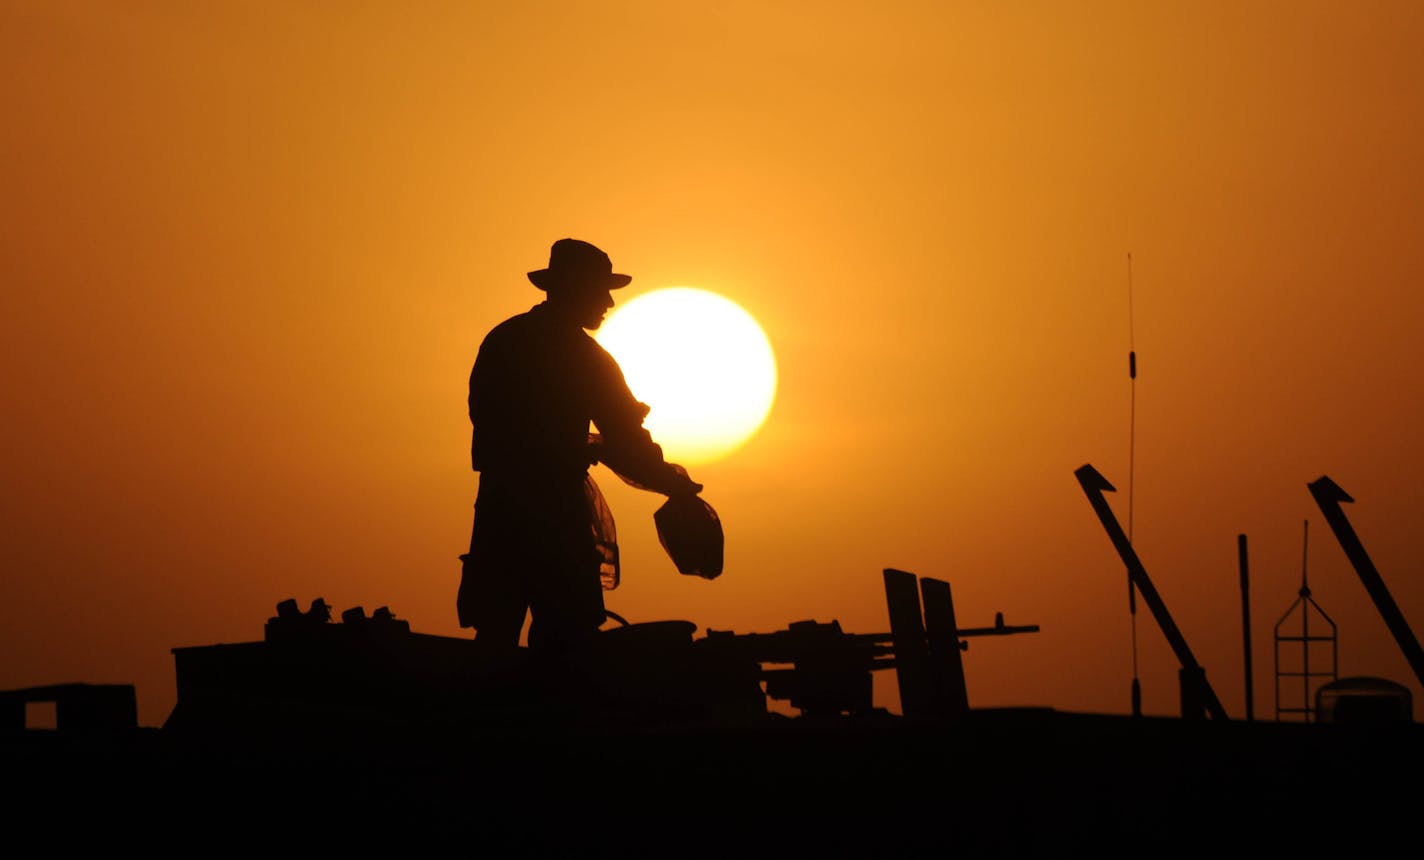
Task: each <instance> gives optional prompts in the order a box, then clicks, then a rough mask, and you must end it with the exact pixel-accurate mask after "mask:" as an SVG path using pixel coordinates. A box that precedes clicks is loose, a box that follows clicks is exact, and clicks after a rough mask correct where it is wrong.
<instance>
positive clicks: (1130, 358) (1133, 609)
mask: <svg viewBox="0 0 1424 860" xmlns="http://www.w3.org/2000/svg"><path fill="white" fill-rule="evenodd" d="M1134 328H1135V325H1134V320H1133V314H1132V252H1131V251H1128V252H1127V379H1128V389H1129V391H1130V406H1129V408H1128V418H1127V542H1128V543H1129V544H1130V543H1132V500H1133V481H1134V478H1135V477H1136V474H1135V473H1136V470H1137V344H1136V342H1135V332H1134V331H1133V329H1134ZM1127 611H1128V614H1129V615H1130V616H1131V617H1132V715H1133V716H1134V717H1140V716H1142V683H1141V682H1140V681H1139V680H1138V675H1137V586H1136V585H1134V584H1133V582H1132V574H1130V573H1129V574H1128V576H1127Z"/></svg>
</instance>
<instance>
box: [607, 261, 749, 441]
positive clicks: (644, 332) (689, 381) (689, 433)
mask: <svg viewBox="0 0 1424 860" xmlns="http://www.w3.org/2000/svg"><path fill="white" fill-rule="evenodd" d="M598 342H599V343H601V344H602V345H603V346H604V348H605V349H607V350H608V351H609V352H611V353H612V354H613V356H614V357H615V358H617V359H618V363H619V364H620V365H621V366H622V368H623V373H624V375H625V376H626V377H627V379H628V386H629V388H631V389H632V390H633V394H634V395H636V396H637V397H638V399H639V400H642V401H643V402H645V403H647V404H648V405H649V406H650V407H652V411H651V412H650V413H649V415H648V419H647V421H646V422H645V424H646V426H647V428H648V430H649V431H650V432H651V433H652V434H653V438H654V439H656V440H658V442H659V443H661V444H662V446H663V448H664V449H665V450H666V452H667V455H668V458H669V459H672V460H677V461H679V462H684V463H699V462H707V461H709V460H715V459H717V458H719V457H722V456H724V455H726V454H727V453H729V452H730V451H732V450H733V449H735V448H736V447H737V446H738V445H740V444H741V443H742V442H744V441H746V440H747V439H748V438H750V437H751V435H752V434H753V433H755V432H756V431H757V428H758V427H760V426H761V424H762V422H763V421H765V420H766V416H767V413H768V412H770V411H771V403H772V399H773V398H774V397H775V395H776V360H775V358H774V357H773V356H772V351H771V344H770V342H768V340H767V338H766V334H765V333H764V332H763V331H762V330H761V326H759V325H758V324H757V322H756V320H755V319H753V318H752V316H751V314H748V313H747V312H746V311H745V310H743V309H742V308H741V307H740V306H738V305H737V304H736V303H735V302H732V301H730V300H728V299H725V298H723V297H722V296H719V295H717V294H716V293H712V292H708V291H707V290H699V289H692V288H689V287H673V288H670V289H663V290H656V291H654V292H651V293H645V294H644V295H641V296H638V297H637V298H635V299H633V300H631V301H629V302H628V303H627V304H625V305H620V306H619V307H618V308H617V309H616V310H615V311H614V312H613V314H612V315H611V316H610V317H609V318H608V321H607V322H606V323H604V325H603V327H602V329H601V330H600V331H599V333H598Z"/></svg>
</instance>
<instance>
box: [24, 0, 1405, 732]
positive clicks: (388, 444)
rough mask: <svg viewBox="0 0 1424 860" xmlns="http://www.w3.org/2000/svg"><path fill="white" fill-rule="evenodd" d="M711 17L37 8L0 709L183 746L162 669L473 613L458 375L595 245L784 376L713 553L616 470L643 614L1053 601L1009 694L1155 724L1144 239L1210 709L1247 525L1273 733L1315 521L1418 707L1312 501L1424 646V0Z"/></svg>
mask: <svg viewBox="0 0 1424 860" xmlns="http://www.w3.org/2000/svg"><path fill="white" fill-rule="evenodd" d="M707 5H710V6H711V8H710V9H704V10H701V11H698V12H696V13H690V12H687V11H685V10H684V8H683V4H667V3H661V2H647V3H613V4H610V3H606V2H599V3H594V2H589V3H560V4H535V3H522V4H501V5H499V6H494V5H492V4H491V5H490V8H487V9H486V8H477V5H476V4H468V3H450V4H448V5H443V6H442V4H437V3H423V4H418V5H417V7H415V8H412V7H411V6H410V4H399V3H361V4H355V3H338V2H330V3H315V2H313V3H275V2H274V3H251V2H233V3H224V2H211V3H202V4H196V5H195V4H192V3H178V2H148V3H127V4H118V3H103V2H91V3H62V2H54V3H37V2H19V3H16V2H4V3H3V4H0V110H3V115H4V117H5V124H4V131H3V133H0V283H3V293H0V295H3V305H0V380H3V392H4V403H5V410H4V420H3V422H0V438H3V448H0V505H3V507H0V557H3V564H4V570H3V575H0V654H3V655H4V656H3V657H2V658H0V688H11V687H18V686H27V685H31V684H41V683H57V682H64V681H76V680H82V681H92V682H131V683H136V684H138V690H139V704H140V717H141V719H142V721H143V722H145V723H147V724H158V723H161V722H162V720H163V719H164V717H165V716H166V715H167V713H168V710H169V709H170V708H171V707H172V703H173V698H174V689H173V673H172V658H171V655H170V654H169V652H168V649H169V648H171V647H174V646H186V645H202V644H210V643H215V642H233V641H247V640H252V639H257V638H260V636H261V630H262V623H263V621H264V620H265V619H266V618H267V617H268V616H269V615H271V614H272V610H273V606H274V605H275V604H276V603H277V601H279V600H281V599H283V598H285V597H297V598H299V599H300V600H302V601H303V602H306V601H308V600H310V599H312V598H314V597H317V596H323V597H325V598H326V599H327V600H328V601H330V602H331V603H332V604H334V605H335V606H336V607H337V608H338V609H344V608H347V607H350V606H354V605H357V604H361V605H364V606H366V608H367V609H368V610H369V609H371V608H374V607H376V606H380V605H389V606H390V607H391V608H392V609H393V610H394V611H395V612H396V613H397V614H398V615H399V616H401V617H404V618H407V619H409V620H410V621H411V623H412V625H413V626H414V627H415V629H417V630H420V631H423V632H429V633H441V634H451V635H456V634H457V633H458V632H459V631H458V629H457V627H456V626H455V612H454V594H455V587H456V583H457V579H458V573H459V563H458V561H457V560H456V556H457V555H458V554H459V553H460V552H462V551H463V549H464V547H465V545H466V542H467V540H468V537H469V514H470V505H471V503H472V501H473V497H474V490H475V477H474V476H473V474H472V473H471V472H470V471H469V468H468V434H469V425H468V421H467V419H466V417H465V412H464V410H465V384H466V376H467V374H468V372H469V366H470V363H471V361H472V360H473V358H474V354H475V350H476V348H477V346H478V343H479V340H480V338H481V337H482V336H483V334H484V332H485V331H486V330H487V329H488V328H490V327H491V326H492V325H494V324H495V323H497V322H499V321H500V320H501V319H503V318H505V317H507V316H509V315H511V314H513V313H517V312H519V311H522V310H524V309H526V308H528V307H529V306H530V305H532V304H534V303H535V302H536V301H538V300H539V298H540V296H539V294H538V292H537V291H535V290H534V289H533V288H532V287H530V285H529V284H528V283H527V281H525V279H524V275H523V273H524V272H526V271H527V270H529V269H532V268H537V267H539V266H541V265H542V264H543V263H544V261H545V260H546V259H547V254H548V245H549V243H550V242H551V241H553V240H554V239H556V238H559V237H561V236H577V237H580V238H584V239H588V240H590V241H593V242H596V243H598V244H600V245H601V246H603V247H604V248H605V249H607V250H608V251H609V253H610V254H611V256H612V258H613V261H614V265H615V268H616V269H617V270H618V271H626V272H629V273H631V274H633V275H634V277H635V280H634V283H633V286H631V287H630V288H629V289H628V290H627V291H625V292H626V293H627V295H628V296H631V295H635V294H637V293H638V292H641V291H644V290H647V289H652V288H656V287H659V286H669V285H678V284H681V285H691V286H698V287H703V288H706V289H711V290H715V291H717V292H720V293H722V294H724V295H726V296H728V297H730V298H732V299H733V300H735V301H737V302H738V303H740V304H741V305H742V306H744V307H745V308H747V309H748V310H749V311H750V312H751V313H753V314H754V315H756V316H757V317H758V319H760V320H761V322H762V324H763V326H764V328H765V329H766V331H767V333H768V335H769V337H770V338H771V341H772V344H773V346H774V348H775V349H776V351H777V356H778V360H779V362H780V369H781V379H780V386H779V399H778V401H777V403H776V406H775V407H774V409H773V412H772V415H771V418H770V419H769V421H768V423H767V425H766V426H765V428H764V430H763V431H762V433H761V434H760V435H759V436H757V437H756V438H755V439H753V440H752V441H751V442H750V443H748V444H747V445H746V446H744V447H743V448H741V449H740V450H739V451H738V452H737V453H736V454H735V455H734V456H732V457H731V458H729V459H727V460H724V461H722V462H719V463H716V464H711V465H707V466H702V467H699V468H698V469H696V470H695V472H694V477H696V478H697V479H698V480H700V481H702V482H703V483H705V484H706V487H707V489H706V491H705V494H704V495H705V497H706V498H707V499H708V500H709V501H711V502H712V504H713V505H715V506H716V507H717V509H718V511H719V512H720V513H721V514H722V517H723V519H724V521H725V525H726V529H727V570H726V573H725V575H724V576H723V577H722V578H721V579H720V580H718V581H716V582H714V583H708V582H704V581H701V580H692V579H685V578H682V577H679V576H678V575H677V574H676V572H675V571H674V570H673V568H672V566H671V563H670V562H668V561H667V559H666V558H665V557H664V556H663V555H662V552H661V550H660V549H659V548H658V546H657V542H656V539H655V536H654V533H653V529H652V519H651V514H652V511H653V510H654V509H655V507H656V506H657V504H658V498H657V497H654V496H650V495H646V494H644V495H639V494H637V493H635V492H634V491H632V490H629V489H627V488H624V487H622V486H621V485H620V484H619V483H618V482H617V481H616V480H614V479H611V478H608V479H607V480H604V481H603V485H604V488H605V491H606V492H607V494H608V496H609V500H610V502H611V504H612V505H613V507H614V511H615V514H616V515H617V517H618V523H619V532H620V536H621V537H622V539H623V542H624V585H623V587H622V588H620V589H619V591H617V592H615V593H614V594H613V595H611V596H610V599H609V607H610V608H611V609H613V610H615V611H617V612H619V613H620V614H622V615H624V616H626V617H628V618H630V619H632V620H654V619H662V618H686V619H689V620H692V621H695V622H697V623H698V624H699V625H702V626H704V627H706V626H711V627H715V628H719V629H726V628H732V629H735V630H738V631H741V632H752V631H769V630H773V629H779V628H781V627H784V626H785V625H786V624H787V623H788V622H791V621H796V620H801V619H805V618H815V619H818V620H823V621H825V620H830V619H831V618H838V619H839V620H840V621H841V623H842V625H843V626H845V627H846V628H847V629H849V630H853V631H858V632H874V631H882V630H885V629H886V628H887V627H888V623H887V621H886V616H885V610H884V604H883V597H882V591H881V585H880V576H879V571H880V569H881V568H882V567H886V566H896V567H901V568H905V569H908V570H912V571H915V572H918V573H921V574H925V575H932V576H940V577H943V578H947V579H949V580H950V581H951V582H952V583H953V585H954V588H955V599H956V604H957V607H958V610H959V617H960V620H961V623H964V624H966V625H976V624H984V623H988V622H989V621H991V619H992V613H993V612H994V611H996V610H1002V611H1004V612H1005V613H1006V616H1007V620H1008V621H1009V623H1037V624H1041V625H1042V626H1043V632H1042V633H1041V634H1038V635H1037V636H1025V637H1015V638H1013V639H1005V640H990V641H980V642H976V643H974V644H973V646H972V647H971V649H970V651H969V652H968V655H967V660H966V668H967V673H968V682H969V693H970V700H971V702H972V703H973V704H976V705H1001V704H1036V705H1051V706H1054V707H1058V708H1063V709H1072V710H1094V711H1108V712H1119V713H1120V712H1124V711H1126V709H1127V687H1128V681H1129V677H1130V662H1129V644H1130V639H1129V635H1128V615H1127V609H1126V594H1125V591H1126V589H1125V582H1124V581H1125V576H1124V573H1123V570H1122V567H1121V565H1120V564H1119V562H1118V561H1117V559H1116V557H1115V555H1114V554H1113V552H1112V550H1111V547H1110V545H1109V543H1108V540H1107V538H1106V537H1105V535H1104V534H1103V533H1102V531H1101V529H1100V528H1099V527H1098V524H1097V522H1096V520H1095V519H1094V517H1093V514H1092V511H1091V510H1090V508H1089V507H1088V504H1087V502H1086V500H1085V499H1084V497H1083V495H1082V493H1081V491H1080V490H1079V487H1078V485H1077V482H1076V481H1075V480H1074V478H1073V470H1074V469H1075V468H1077V467H1078V466H1080V465H1082V464H1083V463H1086V462H1091V463H1093V464H1094V465H1096V466H1097V467H1098V468H1099V469H1100V470H1101V471H1102V472H1103V473H1104V474H1105V475H1106V476H1107V477H1108V478H1109V479H1111V480H1113V481H1115V482H1116V483H1117V484H1118V485H1119V487H1120V488H1121V489H1124V490H1125V488H1126V482H1127V459H1128V458H1127V453H1128V445H1127V442H1128V433H1127V427H1128V420H1127V419H1128V382H1127V373H1126V353H1127V348H1128V344H1127V337H1128V314H1127V301H1126V299H1127V289H1126V254H1127V252H1129V251H1131V252H1132V253H1133V256H1134V265H1135V276H1136V302H1135V308H1136V346H1137V350H1138V353H1139V359H1140V367H1141V373H1140V377H1139V388H1138V410H1137V421H1138V445H1137V473H1136V474H1137V498H1136V505H1135V511H1136V538H1137V546H1138V548H1139V552H1140V553H1141V555H1142V558H1143V560H1144V561H1145V563H1146V565H1147V568H1148V570H1149V572H1150V573H1151V575H1152V577H1153V579H1154V581H1155V582H1156V584H1157V587H1158V589H1159V591H1160V592H1161V593H1162V595H1163V597H1164V598H1165V600H1166V602H1167V604H1168V606H1169V607H1170V609H1171V610H1172V612H1173V613H1174V615H1175V616H1176V619H1177V622H1178V624H1179V626H1180V627H1181V628H1182V630H1183V632H1184V634H1185V636H1186V638H1187V640H1188V642H1189V643H1190V644H1191V646H1192V648H1193V649H1194V650H1195V652H1196V654H1197V656H1198V658H1199V659H1200V660H1201V661H1202V662H1203V663H1204V664H1205V665H1206V667H1207V671H1208V678H1209V679H1210V680H1211V681H1213V683H1214V685H1215V687H1216V689H1217V692H1218V694H1219V695H1220V696H1221V698H1222V700H1223V702H1224V704H1225V705H1226V708H1227V709H1228V711H1229V712H1231V713H1232V714H1233V715H1235V716H1239V715H1241V714H1242V712H1243V693H1242V688H1241V656H1240V642H1239V638H1240V634H1239V629H1240V620H1239V615H1238V596H1237V574H1236V567H1235V552H1236V550H1235V537H1236V535H1237V533H1239V532H1246V533H1248V534H1249V535H1250V538H1251V541H1252V549H1253V556H1252V563H1253V574H1254V596H1255V600H1256V603H1255V606H1256V613H1255V617H1254V622H1255V631H1256V654H1257V662H1256V678H1257V685H1256V701H1257V713H1258V715H1265V716H1267V717H1269V716H1271V715H1273V714H1274V708H1273V693H1272V675H1271V667H1272V663H1271V627H1272V625H1273V624H1274V622H1275V621H1276V619H1277V618H1278V617H1279V615H1280V613H1282V612H1283V611H1284V610H1285V609H1286V607H1287V606H1288V605H1289V604H1290V602H1291V601H1292V600H1293V599H1294V597H1295V592H1296V589H1297V588H1298V586H1299V576H1300V529H1301V521H1302V519H1304V518H1306V517H1310V518H1311V524H1312V528H1311V582H1312V585H1313V586H1314V588H1315V591H1316V595H1317V598H1318V599H1319V600H1320V602H1321V604H1322V605H1323V606H1324V607H1325V608H1326V610H1327V611H1329V612H1330V613H1331V614H1332V615H1333V616H1334V618H1335V619H1336V621H1337V622H1338V623H1339V624H1340V649H1341V650H1340V669H1341V673H1342V675H1379V676H1383V677H1387V678H1391V679H1394V680H1396V681H1399V682H1403V683H1408V684H1409V686H1410V687H1411V689H1413V691H1414V695H1415V697H1416V699H1418V698H1419V697H1421V696H1424V690H1421V689H1420V687H1419V685H1418V684H1417V683H1415V682H1414V680H1413V679H1412V677H1411V674H1410V672H1409V669H1408V666H1407V665H1406V663H1405V662H1404V660H1403V658H1402V657H1401V656H1400V655H1399V653H1398V651H1397V649H1396V648H1395V646H1394V644H1393V640H1392V639H1391V638H1390V636H1389V634H1388V632H1387V631H1386V629H1385V627H1384V625H1383V623H1382V622H1381V621H1380V620H1379V618H1378V616H1377V615H1376V614H1375V612H1374V610H1373V608H1372V605H1371V604H1370V602H1369V600H1368V597H1367V596H1366V594H1365V592H1364V589H1363V588H1362V587H1361V585H1360V584H1359V582H1358V581H1357V580H1356V579H1355V576H1354V574H1353V573H1352V571H1351V569H1350V567H1349V566H1348V563H1347V562H1346V560H1345V558H1344V555H1343V554H1342V553H1341V552H1340V550H1339V548H1338V546H1337V545H1336V544H1335V542H1334V540H1333V538H1332V537H1331V536H1330V534H1329V532H1328V530H1327V529H1326V528H1325V526H1324V523H1323V522H1322V521H1321V519H1320V517H1319V516H1318V514H1317V513H1316V511H1315V508H1314V506H1313V503H1312V502H1311V499H1310V496H1309V494H1308V493H1307V491H1306V488H1305V485H1306V483H1307V482H1308V481H1310V480H1313V479H1314V478H1316V477H1319V476H1320V475H1321V474H1329V475H1330V476H1331V477H1333V478H1334V479H1335V480H1336V481H1338V482H1339V483H1340V484H1341V485H1342V486H1343V487H1345V489H1347V490H1348V491H1350V492H1351V493H1353V494H1354V495H1355V497H1356V499H1357V500H1358V502H1357V504H1356V505H1354V506H1352V507H1351V508H1350V509H1349V513H1350V515H1351V516H1352V518H1353V520H1354V522H1355V525H1356V527H1357V529H1358V530H1359V532H1360V534H1361V537H1362V538H1363V540H1364V542H1365V545H1366V547H1367V548H1368V549H1369V550H1370V552H1371V554H1372V555H1373V557H1374V560H1375V562H1376V563H1377V564H1378V566H1379V568H1380V570H1381V572H1382V573H1383V575H1384V577H1385V580H1386V582H1387V584H1388V585H1389V587H1390V588H1391V590H1392V591H1393V593H1394V595H1395V598H1396V599H1397V600H1398V602H1399V604H1400V606H1401V608H1402V609H1403V611H1404V613H1405V616H1406V617H1407V618H1409V619H1410V620H1411V622H1412V623H1413V624H1414V626H1415V629H1416V631H1418V632H1419V633H1420V634H1424V582H1421V580H1420V579H1419V572H1420V571H1421V569H1424V546H1421V545H1420V541H1419V535H1418V523H1419V518H1420V515H1421V512H1424V445H1421V432H1420V431H1421V424H1424V293H1421V290H1420V287H1421V284H1424V243H1422V242H1421V241H1420V236H1421V228H1424V171H1421V169H1420V166H1419V165H1420V162H1419V154H1420V153H1421V152H1424V87H1422V86H1421V82H1422V81H1424V65H1421V63H1420V60H1419V56H1420V53H1419V52H1420V50H1421V47H1424V11H1421V9H1424V7H1420V6H1419V4H1417V3H1409V2H1406V3H1384V2H1373V3H1369V4H1343V3H1245V4H1243V3H1240V2H1224V3H1181V4H1177V3H1172V4H1168V3H1140V2H1121V3H1115V2H1087V3H1057V2H1052V3H1013V4H1003V3H990V2H986V3H975V4H964V3H943V2H930V3H923V4H912V3H898V2H897V3H876V4H870V3H849V4H834V3H827V2H817V3H804V4H792V3H768V2H748V3H732V2H723V3H717V4H707ZM1360 7H1363V10H1362V8H1360ZM619 296H620V298H622V297H624V294H622V293H620V294H619ZM604 477H605V478H607V475H606V473H604ZM1114 503H1115V505H1116V507H1117V510H1118V511H1119V514H1120V515H1121V516H1122V517H1123V518H1124V520H1125V515H1126V499H1125V493H1119V494H1118V497H1117V498H1116V499H1114ZM1139 628H1140V641H1141V654H1142V666H1143V685H1144V699H1145V704H1146V709H1147V711H1148V712H1149V713H1172V712H1174V711H1175V709H1176V707H1177V704H1176V703H1177V693H1176V681H1175V663H1174V662H1173V659H1172V656H1171V653H1170V651H1169V650H1168V649H1167V647H1166V645H1165V643H1164V642H1163V640H1162V637H1161V636H1160V634H1159V633H1158V632H1157V630H1156V628H1155V626H1153V624H1152V622H1151V620H1150V618H1149V617H1148V615H1147V614H1146V611H1145V609H1144V610H1143V612H1142V614H1140V616H1139Z"/></svg>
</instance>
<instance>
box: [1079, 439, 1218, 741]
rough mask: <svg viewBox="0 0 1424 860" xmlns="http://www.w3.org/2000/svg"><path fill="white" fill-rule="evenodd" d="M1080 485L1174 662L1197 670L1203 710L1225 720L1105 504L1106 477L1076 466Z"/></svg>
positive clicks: (1109, 487)
mask: <svg viewBox="0 0 1424 860" xmlns="http://www.w3.org/2000/svg"><path fill="white" fill-rule="evenodd" d="M1073 475H1074V477H1076V478H1077V479H1078V483H1079V484H1081V485H1082V487H1083V492H1084V493H1085V494H1086V495H1087V496H1088V502H1089V504H1091V505H1092V506H1093V510H1094V512H1096V513H1097V515H1098V519H1099V520H1100V521H1101V522H1102V524H1103V530H1104V531H1106V532H1107V533H1108V539H1109V540H1111V541H1112V545H1113V547H1114V548H1115V549H1116V550H1117V554H1118V555H1119V556H1120V557H1121V558H1122V562H1123V564H1125V565H1127V574H1128V576H1129V577H1131V578H1132V581H1133V583H1134V584H1135V585H1136V586H1137V590H1138V591H1139V592H1141V594H1142V599H1143V600H1144V601H1145V602H1146V603H1147V608H1148V609H1150V610H1152V617H1153V618H1154V619H1156V620H1157V626H1158V627H1160V628H1161V629H1162V635H1163V636H1166V637H1167V644H1169V645H1171V646H1172V651H1173V652H1174V653H1175V654H1176V655H1177V662H1179V663H1181V664H1182V668H1183V669H1186V670H1188V671H1189V672H1191V673H1194V674H1195V673H1200V675H1199V677H1200V682H1201V695H1202V699H1203V704H1204V705H1205V706H1206V711H1207V713H1208V714H1210V715H1211V718H1212V719H1214V720H1225V719H1227V716H1226V709H1225V708H1223V707H1222V706H1221V700H1220V699H1218V698H1217V697H1216V691H1215V690H1213V689H1212V688H1211V684H1209V683H1208V682H1207V680H1206V676H1205V670H1204V669H1202V666H1201V664H1200V663H1198V662H1197V658H1196V657H1194V656H1192V649H1191V648H1190V647H1188V646H1187V640H1186V639H1185V638H1183V636H1182V631H1180V630H1178V629H1177V622H1175V621H1173V620H1172V613H1170V612H1168V611H1167V604H1165V603H1163V602H1162V597H1161V595H1159V594H1158V593H1157V588H1156V586H1154V585H1153V584H1152V580H1151V579H1149V578H1148V577H1147V569H1146V568H1144V567H1143V566H1142V562H1141V561H1140V560H1139V559H1138V558H1137V551H1136V550H1134V549H1133V548H1132V541H1130V540H1128V539H1127V533H1126V532H1124V531H1123V530H1122V526H1121V525H1120V524H1119V523H1118V521H1117V516H1116V515H1115V514H1114V513H1113V511H1112V508H1111V507H1109V505H1108V500H1107V499H1106V498H1104V496H1103V494H1104V493H1112V492H1116V489H1115V488H1114V487H1113V485H1112V484H1110V483H1108V479H1107V478H1104V477H1103V476H1102V474H1101V473H1100V472H1099V471H1098V470H1097V469H1094V468H1093V467H1092V464H1085V465H1083V466H1080V467H1079V468H1078V469H1077V471H1075V472H1074V473H1073Z"/></svg>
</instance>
